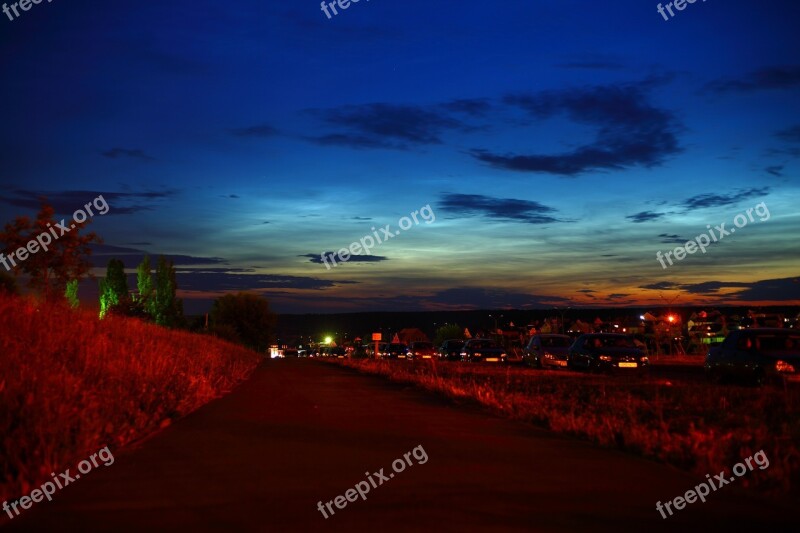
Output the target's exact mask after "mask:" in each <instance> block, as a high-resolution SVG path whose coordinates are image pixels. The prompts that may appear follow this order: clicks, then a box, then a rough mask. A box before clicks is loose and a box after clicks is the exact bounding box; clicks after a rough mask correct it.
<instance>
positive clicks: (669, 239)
mask: <svg viewBox="0 0 800 533" xmlns="http://www.w3.org/2000/svg"><path fill="white" fill-rule="evenodd" d="M658 236H659V237H660V238H661V242H663V243H665V244H686V239H682V238H681V237H680V236H679V235H675V234H672V235H670V234H669V233H659V234H658Z"/></svg>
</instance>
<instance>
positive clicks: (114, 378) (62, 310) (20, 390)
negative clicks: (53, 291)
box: [0, 291, 262, 501]
mask: <svg viewBox="0 0 800 533" xmlns="http://www.w3.org/2000/svg"><path fill="white" fill-rule="evenodd" d="M0 317H2V319H1V320H0V501H4V500H5V499H9V498H15V499H16V498H19V497H20V496H21V495H24V494H27V493H28V492H29V491H30V490H31V488H32V487H35V486H37V485H39V484H41V483H42V482H43V481H45V480H47V479H49V478H50V472H60V471H63V470H64V469H66V468H69V467H73V466H74V464H75V463H76V462H77V461H79V460H81V459H84V458H85V457H87V456H88V455H89V454H90V453H92V452H95V451H97V450H98V449H99V448H102V447H103V446H106V445H108V446H109V447H110V448H111V449H112V450H116V449H117V448H119V447H121V446H124V445H125V444H128V443H130V442H131V441H134V440H136V439H139V438H142V437H144V436H146V435H149V434H151V433H153V432H154V431H157V430H158V429H159V428H162V427H165V426H166V425H169V424H170V422H171V421H172V420H175V419H177V418H179V417H182V416H184V415H186V414H187V413H190V412H192V411H193V410H195V409H197V408H198V407H200V406H201V405H203V404H205V403H207V402H208V401H210V400H212V399H214V398H217V397H219V396H221V395H223V394H225V393H226V392H228V391H230V390H231V389H233V388H234V387H235V386H236V385H237V384H238V383H240V382H242V381H243V380H245V379H246V378H247V377H248V376H249V375H250V374H251V372H252V371H253V370H254V369H255V367H256V365H257V364H258V362H259V360H260V359H261V358H262V356H260V355H258V354H257V353H255V352H253V351H250V350H248V349H245V348H244V347H242V346H239V345H235V344H232V343H230V342H226V341H224V340H221V339H218V338H215V337H213V336H210V335H197V334H192V333H188V332H185V331H178V330H171V329H167V328H164V327H160V326H157V325H154V324H151V323H147V322H145V321H143V320H140V319H137V318H131V317H125V316H118V315H115V314H113V313H109V314H108V315H107V316H106V317H105V318H104V319H103V320H100V319H99V318H98V316H97V313H96V312H94V311H85V310H80V309H74V308H72V307H71V306H70V305H69V304H68V303H67V302H65V301H63V300H62V301H48V302H44V301H42V300H38V301H37V300H34V299H32V298H22V297H19V296H14V295H12V294H9V293H8V292H7V291H0Z"/></svg>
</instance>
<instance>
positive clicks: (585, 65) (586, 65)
mask: <svg viewBox="0 0 800 533" xmlns="http://www.w3.org/2000/svg"><path fill="white" fill-rule="evenodd" d="M558 66H559V67H561V68H570V69H588V70H620V69H622V68H625V67H624V66H623V65H621V64H620V63H614V62H612V61H572V62H570V63H561V64H560V65H558Z"/></svg>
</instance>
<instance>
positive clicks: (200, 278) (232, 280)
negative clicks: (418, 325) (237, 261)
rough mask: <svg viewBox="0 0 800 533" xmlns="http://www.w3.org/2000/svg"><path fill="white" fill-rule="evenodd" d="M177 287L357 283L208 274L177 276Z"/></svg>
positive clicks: (310, 287)
mask: <svg viewBox="0 0 800 533" xmlns="http://www.w3.org/2000/svg"><path fill="white" fill-rule="evenodd" d="M176 278H177V281H178V287H180V289H181V290H187V291H231V290H236V291H247V290H262V289H304V290H322V289H329V288H331V287H335V286H337V285H345V284H353V283H357V282H356V281H329V280H323V279H317V278H312V277H304V276H284V275H276V274H239V273H229V272H209V271H207V270H198V271H182V272H177V273H176Z"/></svg>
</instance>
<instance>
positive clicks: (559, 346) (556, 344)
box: [523, 333, 573, 368]
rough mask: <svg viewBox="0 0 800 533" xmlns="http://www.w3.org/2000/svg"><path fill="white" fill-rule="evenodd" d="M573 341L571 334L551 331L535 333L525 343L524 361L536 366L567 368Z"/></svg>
mask: <svg viewBox="0 0 800 533" xmlns="http://www.w3.org/2000/svg"><path fill="white" fill-rule="evenodd" d="M572 343H573V340H572V337H570V336H569V335H556V334H549V333H540V334H537V335H534V336H532V337H531V338H530V340H528V344H527V345H525V352H524V355H523V362H524V363H525V364H527V365H530V366H533V367H536V368H544V367H556V368H566V367H567V358H568V355H569V347H570V346H572Z"/></svg>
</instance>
